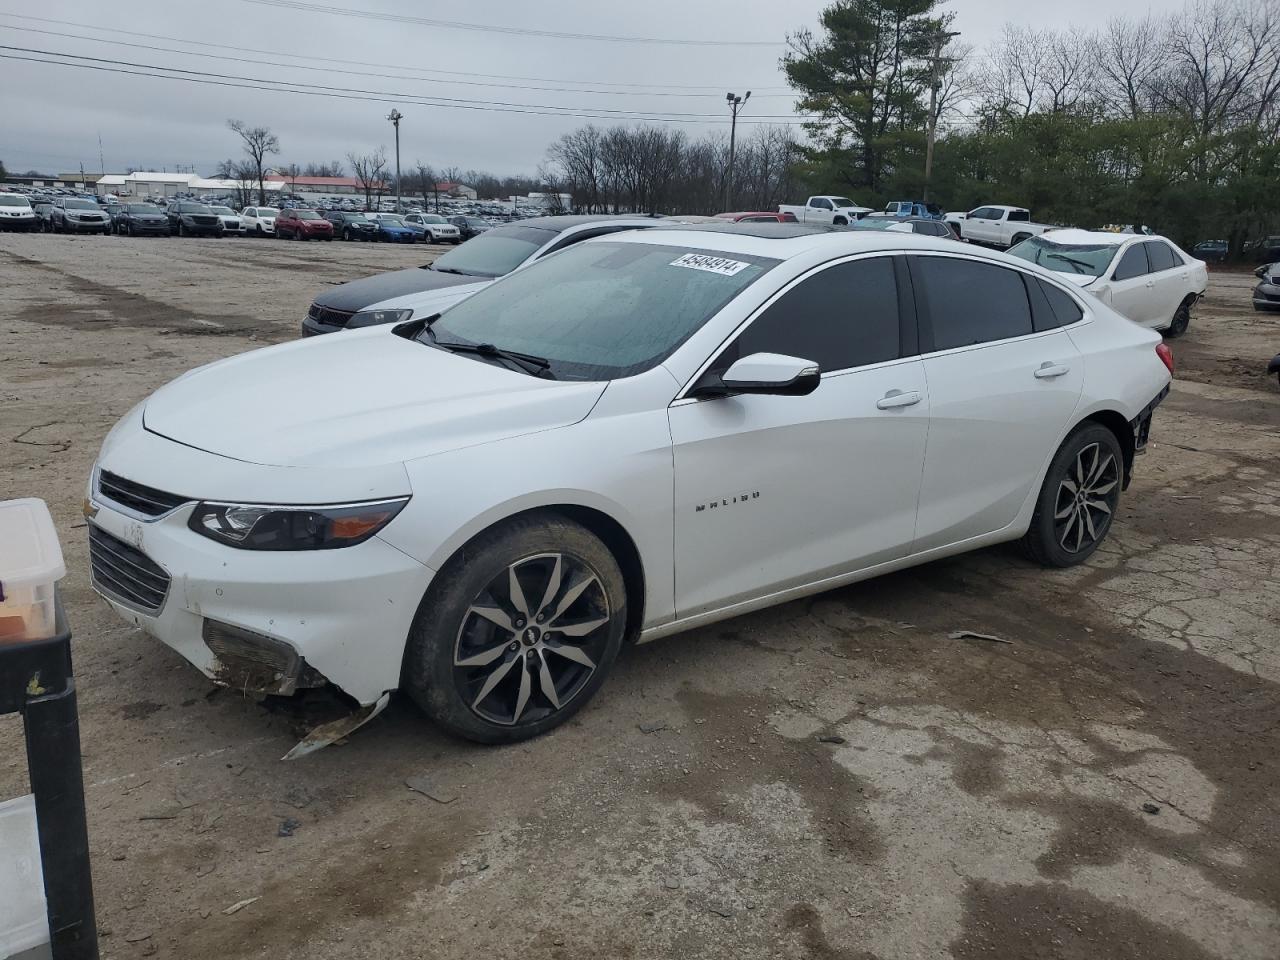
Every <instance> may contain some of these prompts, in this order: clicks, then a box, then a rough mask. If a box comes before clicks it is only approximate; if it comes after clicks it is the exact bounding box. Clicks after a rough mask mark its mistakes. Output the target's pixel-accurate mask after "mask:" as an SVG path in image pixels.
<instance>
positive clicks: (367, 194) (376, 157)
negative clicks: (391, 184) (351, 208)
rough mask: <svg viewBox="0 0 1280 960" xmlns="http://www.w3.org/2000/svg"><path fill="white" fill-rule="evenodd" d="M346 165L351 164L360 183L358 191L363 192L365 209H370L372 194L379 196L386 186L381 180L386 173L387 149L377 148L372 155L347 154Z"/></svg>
mask: <svg viewBox="0 0 1280 960" xmlns="http://www.w3.org/2000/svg"><path fill="white" fill-rule="evenodd" d="M347 163H349V164H351V170H352V172H353V173H354V174H355V176H356V179H357V180H358V181H360V189H361V190H363V191H364V205H365V208H366V209H369V208H372V207H373V194H374V192H375V191H376V192H377V193H378V194H379V195H381V193H382V191H383V189H384V188H385V186H386V184H385V183H384V182H383V179H382V178H383V175H384V174H385V173H386V172H387V148H386V147H385V146H383V147H378V149H377V150H374V151H373V152H372V153H365V154H356V153H354V152H353V153H348V154H347Z"/></svg>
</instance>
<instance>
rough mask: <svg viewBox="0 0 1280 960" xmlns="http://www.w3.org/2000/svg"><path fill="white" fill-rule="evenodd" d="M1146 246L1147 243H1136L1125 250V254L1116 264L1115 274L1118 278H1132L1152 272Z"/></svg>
mask: <svg viewBox="0 0 1280 960" xmlns="http://www.w3.org/2000/svg"><path fill="white" fill-rule="evenodd" d="M1146 247H1147V245H1146V244H1145V243H1135V244H1134V245H1133V246H1132V247H1130V248H1129V249H1128V250H1126V251H1125V252H1124V256H1122V257H1121V258H1120V262H1119V263H1118V264H1117V265H1116V272H1115V274H1114V277H1115V279H1116V280H1132V279H1133V278H1134V277H1140V276H1142V275H1143V274H1146V273H1150V272H1151V268H1150V266H1149V265H1148V263H1147V250H1146Z"/></svg>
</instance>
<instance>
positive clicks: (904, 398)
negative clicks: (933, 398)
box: [876, 390, 920, 410]
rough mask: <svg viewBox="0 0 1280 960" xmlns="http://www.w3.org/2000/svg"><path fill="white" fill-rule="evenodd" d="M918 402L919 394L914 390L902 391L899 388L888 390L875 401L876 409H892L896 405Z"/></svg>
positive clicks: (905, 405)
mask: <svg viewBox="0 0 1280 960" xmlns="http://www.w3.org/2000/svg"><path fill="white" fill-rule="evenodd" d="M919 402H920V394H919V393H917V392H916V391H915V390H910V391H908V392H907V393H903V392H902V391H901V390H890V391H889V392H888V393H886V394H885V395H884V396H883V397H881V398H880V399H879V400H877V401H876V409H877V410H893V409H896V408H897V407H910V406H914V405H915V404H917V403H919Z"/></svg>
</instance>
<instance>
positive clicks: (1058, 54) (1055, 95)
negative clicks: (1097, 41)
mask: <svg viewBox="0 0 1280 960" xmlns="http://www.w3.org/2000/svg"><path fill="white" fill-rule="evenodd" d="M1044 45H1045V55H1044V60H1043V62H1042V63H1041V69H1040V77H1041V81H1042V84H1043V87H1044V90H1045V97H1046V102H1045V104H1044V108H1045V109H1046V110H1048V111H1049V112H1050V113H1062V112H1064V111H1066V110H1072V109H1075V107H1076V106H1077V105H1078V104H1079V102H1080V99H1081V97H1083V96H1084V95H1085V93H1086V80H1087V79H1088V68H1089V63H1090V59H1091V46H1090V43H1089V37H1088V36H1087V35H1086V34H1085V33H1083V32H1082V31H1080V30H1078V29H1072V30H1068V31H1065V32H1063V33H1052V34H1048V35H1046V36H1045V38H1044Z"/></svg>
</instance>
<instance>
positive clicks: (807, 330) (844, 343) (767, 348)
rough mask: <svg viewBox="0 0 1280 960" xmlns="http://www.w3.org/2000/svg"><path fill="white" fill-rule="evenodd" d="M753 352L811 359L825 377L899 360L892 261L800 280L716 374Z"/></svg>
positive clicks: (853, 264)
mask: <svg viewBox="0 0 1280 960" xmlns="http://www.w3.org/2000/svg"><path fill="white" fill-rule="evenodd" d="M753 353H778V354H782V355H783V356H788V357H797V358H799V359H802V360H812V361H813V362H815V363H817V364H818V368H819V369H820V370H822V372H823V373H829V372H831V371H833V370H847V369H849V368H850V367H861V366H865V365H866V364H869V363H880V362H882V361H885V360H896V359H897V358H898V357H899V356H901V354H902V345H901V337H900V321H899V312H898V286H897V279H896V275H895V273H894V264H893V259H892V258H891V257H874V258H871V259H865V260H852V261H849V262H847V263H838V264H835V265H834V266H830V267H827V268H826V269H825V270H821V271H819V272H818V273H816V274H812V275H810V276H809V277H807V278H806V279H804V280H801V281H800V283H798V284H797V285H796V286H794V287H792V288H791V289H790V290H788V291H787V292H786V293H784V294H783V295H782V296H781V297H780V298H779V299H777V300H775V301H774V302H773V303H772V304H771V305H770V306H768V307H766V308H765V310H764V312H763V313H761V314H760V315H759V316H757V317H756V318H755V320H753V321H752V322H751V325H750V326H749V327H747V329H746V330H744V331H743V332H742V333H741V334H739V335H738V338H737V339H736V340H735V341H734V342H733V343H732V344H730V345H729V347H728V348H727V349H725V351H724V352H723V353H721V354H720V356H719V357H717V358H716V361H715V363H714V364H713V365H712V369H711V372H714V373H723V372H724V371H725V370H727V369H729V367H730V366H732V365H733V364H734V363H735V362H736V361H738V360H740V359H741V358H743V357H748V356H750V355H751V354H753Z"/></svg>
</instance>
